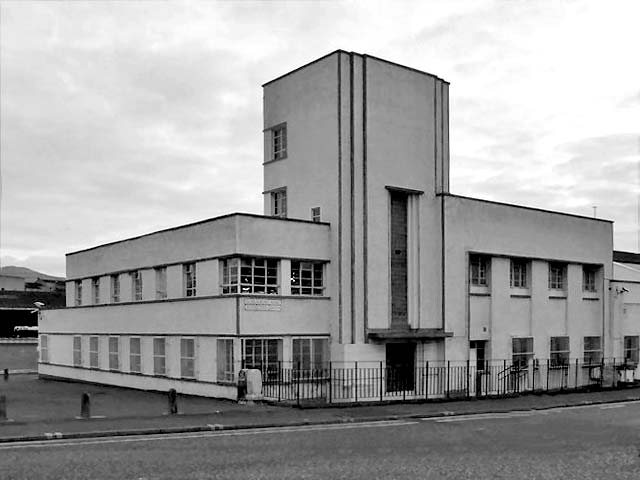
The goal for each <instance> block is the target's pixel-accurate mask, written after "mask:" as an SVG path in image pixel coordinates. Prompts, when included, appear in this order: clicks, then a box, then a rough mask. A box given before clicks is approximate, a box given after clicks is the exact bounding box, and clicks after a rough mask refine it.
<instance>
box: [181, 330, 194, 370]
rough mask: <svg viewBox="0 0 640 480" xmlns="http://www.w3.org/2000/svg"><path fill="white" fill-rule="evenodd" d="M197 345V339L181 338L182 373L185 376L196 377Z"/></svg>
mask: <svg viewBox="0 0 640 480" xmlns="http://www.w3.org/2000/svg"><path fill="white" fill-rule="evenodd" d="M195 359H196V347H195V339H193V338H181V339H180V375H181V376H182V377H183V378H195V376H196V373H195Z"/></svg>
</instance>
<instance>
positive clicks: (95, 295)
mask: <svg viewBox="0 0 640 480" xmlns="http://www.w3.org/2000/svg"><path fill="white" fill-rule="evenodd" d="M91 299H92V301H93V304H94V305H98V304H99V303H100V277H92V278H91Z"/></svg>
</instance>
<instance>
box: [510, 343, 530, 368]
mask: <svg viewBox="0 0 640 480" xmlns="http://www.w3.org/2000/svg"><path fill="white" fill-rule="evenodd" d="M512 347H513V350H512V352H513V355H512V362H513V366H514V367H515V368H527V366H528V365H529V363H530V362H531V360H532V359H533V338H531V337H525V338H514V339H512Z"/></svg>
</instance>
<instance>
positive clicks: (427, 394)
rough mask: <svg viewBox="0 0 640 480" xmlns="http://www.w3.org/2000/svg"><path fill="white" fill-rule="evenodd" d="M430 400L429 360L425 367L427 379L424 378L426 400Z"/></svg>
mask: <svg viewBox="0 0 640 480" xmlns="http://www.w3.org/2000/svg"><path fill="white" fill-rule="evenodd" d="M428 398H429V360H427V362H426V365H425V377H424V399H425V400H427V399H428Z"/></svg>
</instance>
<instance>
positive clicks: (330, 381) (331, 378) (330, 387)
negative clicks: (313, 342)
mask: <svg viewBox="0 0 640 480" xmlns="http://www.w3.org/2000/svg"><path fill="white" fill-rule="evenodd" d="M332 394H333V373H332V372H331V362H329V404H331V402H332V400H333V398H332Z"/></svg>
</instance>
